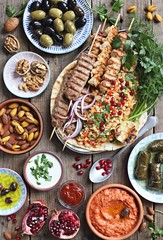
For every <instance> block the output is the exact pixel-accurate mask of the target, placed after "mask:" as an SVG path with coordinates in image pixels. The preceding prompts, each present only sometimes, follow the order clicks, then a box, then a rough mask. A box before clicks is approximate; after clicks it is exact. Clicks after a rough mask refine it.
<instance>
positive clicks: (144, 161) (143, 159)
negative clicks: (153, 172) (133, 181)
mask: <svg viewBox="0 0 163 240" xmlns="http://www.w3.org/2000/svg"><path fill="white" fill-rule="evenodd" d="M150 157H151V155H150V153H149V152H147V151H140V152H139V153H138V157H137V161H136V167H135V177H136V178H137V179H139V180H145V179H147V178H148V165H149V161H150Z"/></svg>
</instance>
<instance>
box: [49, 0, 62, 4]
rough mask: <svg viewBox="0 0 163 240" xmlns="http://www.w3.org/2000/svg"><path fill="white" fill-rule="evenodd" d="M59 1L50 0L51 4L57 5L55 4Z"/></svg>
mask: <svg viewBox="0 0 163 240" xmlns="http://www.w3.org/2000/svg"><path fill="white" fill-rule="evenodd" d="M60 1H61V0H51V3H52V4H55V5H57V3H58V2H60Z"/></svg>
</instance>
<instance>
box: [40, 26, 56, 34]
mask: <svg viewBox="0 0 163 240" xmlns="http://www.w3.org/2000/svg"><path fill="white" fill-rule="evenodd" d="M43 33H45V34H48V35H49V36H51V37H52V35H53V34H55V33H56V31H55V29H54V28H52V27H49V26H47V27H45V28H44V29H43Z"/></svg>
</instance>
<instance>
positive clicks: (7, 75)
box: [3, 52, 50, 98]
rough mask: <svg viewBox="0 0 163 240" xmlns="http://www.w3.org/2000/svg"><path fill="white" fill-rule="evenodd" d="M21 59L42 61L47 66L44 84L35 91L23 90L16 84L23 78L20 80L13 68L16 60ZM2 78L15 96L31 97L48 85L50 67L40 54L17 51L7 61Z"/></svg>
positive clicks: (21, 81)
mask: <svg viewBox="0 0 163 240" xmlns="http://www.w3.org/2000/svg"><path fill="white" fill-rule="evenodd" d="M22 59H26V60H28V61H29V62H30V63H31V62H33V61H40V62H43V63H44V64H46V66H47V68H48V72H47V74H46V79H45V81H44V84H43V86H42V87H41V88H40V89H39V90H38V91H37V92H33V91H28V92H24V91H22V90H20V89H19V88H18V85H19V84H20V83H23V80H22V77H21V76H19V75H18V74H17V73H16V71H15V69H16V64H17V62H18V61H19V60H22ZM3 79H4V83H5V85H6V87H7V89H8V90H9V91H10V92H11V93H12V94H14V95H15V96H18V97H21V98H33V97H36V96H38V95H39V94H41V93H42V92H43V91H44V90H45V89H46V87H47V86H48V83H49V81H50V69H49V66H48V64H47V62H46V61H45V60H44V59H43V58H42V57H41V56H40V55H38V54H36V53H33V52H19V53H17V54H15V55H14V56H12V57H11V58H10V59H9V60H8V61H7V63H6V65H5V67H4V70H3Z"/></svg>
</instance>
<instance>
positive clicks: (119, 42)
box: [111, 36, 122, 49]
mask: <svg viewBox="0 0 163 240" xmlns="http://www.w3.org/2000/svg"><path fill="white" fill-rule="evenodd" d="M111 45H112V48H113V49H117V48H120V46H121V45H122V40H121V39H120V37H119V36H116V37H114V38H113V41H112V44H111Z"/></svg>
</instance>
